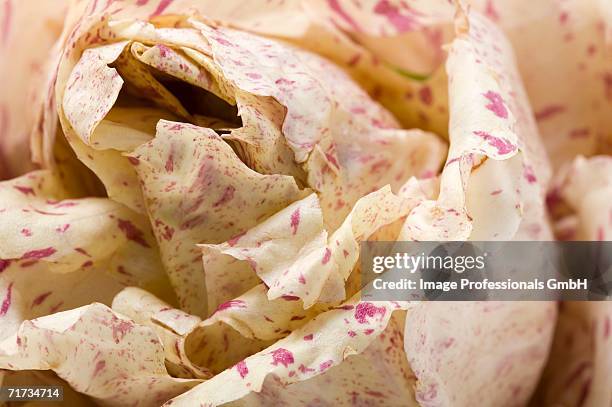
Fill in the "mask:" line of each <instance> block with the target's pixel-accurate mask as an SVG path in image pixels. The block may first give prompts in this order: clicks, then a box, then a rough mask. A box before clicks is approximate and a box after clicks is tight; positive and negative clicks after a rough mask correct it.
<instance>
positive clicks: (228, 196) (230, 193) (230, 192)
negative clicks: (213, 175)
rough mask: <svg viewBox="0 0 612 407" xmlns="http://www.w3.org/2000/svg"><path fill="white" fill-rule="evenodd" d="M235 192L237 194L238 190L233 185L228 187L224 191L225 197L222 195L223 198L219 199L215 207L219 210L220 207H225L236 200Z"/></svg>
mask: <svg viewBox="0 0 612 407" xmlns="http://www.w3.org/2000/svg"><path fill="white" fill-rule="evenodd" d="M234 192H236V188H234V187H233V186H231V185H229V186H227V187H226V188H225V190H224V191H223V195H221V198H219V200H218V201H217V202H215V203H214V204H213V207H215V208H217V207H219V206H223V205H225V204H226V203H228V202H229V201H231V200H232V199H234Z"/></svg>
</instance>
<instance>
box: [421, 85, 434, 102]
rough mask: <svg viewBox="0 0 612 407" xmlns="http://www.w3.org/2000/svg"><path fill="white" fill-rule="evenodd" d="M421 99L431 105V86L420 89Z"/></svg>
mask: <svg viewBox="0 0 612 407" xmlns="http://www.w3.org/2000/svg"><path fill="white" fill-rule="evenodd" d="M419 99H421V102H423V103H424V104H426V105H428V106H429V105H431V103H432V102H433V95H432V93H431V88H430V87H429V86H424V87H422V88H421V89H419Z"/></svg>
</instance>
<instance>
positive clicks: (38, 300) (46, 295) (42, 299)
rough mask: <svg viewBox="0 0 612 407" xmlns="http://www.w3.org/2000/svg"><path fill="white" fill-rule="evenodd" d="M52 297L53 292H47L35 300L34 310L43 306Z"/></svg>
mask: <svg viewBox="0 0 612 407" xmlns="http://www.w3.org/2000/svg"><path fill="white" fill-rule="evenodd" d="M50 295H51V291H47V292H46V293H42V294H40V295H39V296H38V297H36V298H34V300H33V301H32V308H33V307H36V306H38V305H40V304H42V303H43V302H44V301H45V300H46V299H47V297H48V296H50Z"/></svg>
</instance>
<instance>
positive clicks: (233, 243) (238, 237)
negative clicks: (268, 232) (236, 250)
mask: <svg viewBox="0 0 612 407" xmlns="http://www.w3.org/2000/svg"><path fill="white" fill-rule="evenodd" d="M245 234H246V232H242V233H240V234H238V235H236V236H234V237H232V238H231V239H229V240H228V241H227V244H228V245H230V246H231V247H234V246H236V243H238V241H239V240H240V238H241V237H242V236H244V235H245Z"/></svg>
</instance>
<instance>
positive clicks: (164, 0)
mask: <svg viewBox="0 0 612 407" xmlns="http://www.w3.org/2000/svg"><path fill="white" fill-rule="evenodd" d="M173 1H174V0H160V2H159V4H158V5H157V8H156V9H155V11H154V12H153V14H151V15H150V16H149V18H151V17H157V16H158V15H160V14H162V13H163V12H164V11H165V10H166V8H168V6H169V5H170V4H171V3H172V2H173Z"/></svg>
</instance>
